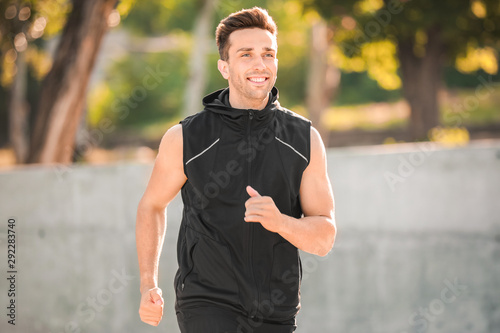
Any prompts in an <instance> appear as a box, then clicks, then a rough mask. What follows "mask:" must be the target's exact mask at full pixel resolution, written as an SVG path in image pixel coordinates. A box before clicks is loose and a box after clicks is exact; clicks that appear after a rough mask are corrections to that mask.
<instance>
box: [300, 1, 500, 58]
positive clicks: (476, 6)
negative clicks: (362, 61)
mask: <svg viewBox="0 0 500 333" xmlns="http://www.w3.org/2000/svg"><path fill="white" fill-rule="evenodd" d="M370 3H371V4H372V6H371V7H370V6H369V5H368V4H370ZM308 4H309V6H311V7H312V8H315V9H317V10H318V12H319V13H320V14H321V15H322V16H323V17H324V18H325V19H327V20H329V21H330V22H332V23H333V24H334V25H335V26H336V27H337V28H338V33H337V36H336V37H335V38H336V40H337V42H338V43H339V44H341V46H342V48H343V51H344V53H345V54H346V55H349V56H352V55H355V54H357V53H359V51H360V47H361V45H363V44H365V43H369V42H372V41H376V40H382V39H389V40H393V41H396V40H405V39H411V40H414V41H415V42H416V44H417V46H416V50H415V51H416V54H418V53H419V50H418V48H419V45H420V46H423V45H425V43H426V41H427V37H426V33H427V31H428V30H429V28H430V27H432V26H438V27H439V28H440V30H441V31H442V35H443V40H444V44H445V46H446V51H447V55H448V61H449V63H451V64H453V63H454V59H455V58H456V57H457V56H458V55H461V54H464V53H465V52H466V48H467V46H468V45H473V46H474V47H484V46H492V47H494V48H497V49H500V42H499V38H500V25H499V24H498V17H499V16H500V5H499V3H498V0H473V1H470V0H442V1H434V0H418V1H415V0H413V1H410V0H385V1H382V0H358V1H350V0H336V1H327V0H309V1H308Z"/></svg>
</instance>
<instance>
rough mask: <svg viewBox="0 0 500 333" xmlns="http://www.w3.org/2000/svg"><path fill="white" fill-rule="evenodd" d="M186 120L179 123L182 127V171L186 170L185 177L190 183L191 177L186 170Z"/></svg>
mask: <svg viewBox="0 0 500 333" xmlns="http://www.w3.org/2000/svg"><path fill="white" fill-rule="evenodd" d="M185 122H186V119H184V120H181V121H180V122H179V123H180V124H181V126H182V169H183V170H184V175H185V176H186V178H187V181H189V177H188V174H187V170H186V156H187V155H186V149H187V139H186V138H187V135H186V123H185Z"/></svg>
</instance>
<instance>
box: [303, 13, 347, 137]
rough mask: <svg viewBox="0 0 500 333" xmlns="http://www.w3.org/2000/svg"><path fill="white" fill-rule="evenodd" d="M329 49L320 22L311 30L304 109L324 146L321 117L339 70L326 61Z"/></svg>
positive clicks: (333, 92) (324, 30)
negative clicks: (305, 108)
mask: <svg viewBox="0 0 500 333" xmlns="http://www.w3.org/2000/svg"><path fill="white" fill-rule="evenodd" d="M329 49H330V44H329V38H328V26H327V24H326V23H325V22H324V21H322V20H321V21H318V22H316V23H314V24H313V26H312V28H311V48H310V50H311V51H310V55H309V75H308V77H307V88H306V89H307V97H306V107H307V111H308V112H309V117H310V120H311V121H312V124H313V126H314V127H315V128H316V129H317V130H318V132H319V133H320V134H321V137H322V138H323V141H324V142H325V144H328V129H327V128H326V127H325V126H324V124H323V122H322V121H321V117H322V115H323V113H324V112H325V110H326V109H327V108H328V106H329V105H330V102H331V99H332V98H333V97H334V95H335V94H336V92H337V90H338V87H339V84H340V70H339V69H338V68H337V67H335V66H334V65H333V64H332V63H331V62H329V61H328V53H329Z"/></svg>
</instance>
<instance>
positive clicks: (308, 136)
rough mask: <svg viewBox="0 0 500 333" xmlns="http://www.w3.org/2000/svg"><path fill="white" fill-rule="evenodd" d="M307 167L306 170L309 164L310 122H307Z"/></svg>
mask: <svg viewBox="0 0 500 333" xmlns="http://www.w3.org/2000/svg"><path fill="white" fill-rule="evenodd" d="M306 128H307V133H308V135H307V141H306V142H307V165H306V168H307V167H308V166H309V163H311V132H312V123H311V121H310V120H308V121H307V125H306ZM304 170H305V169H304Z"/></svg>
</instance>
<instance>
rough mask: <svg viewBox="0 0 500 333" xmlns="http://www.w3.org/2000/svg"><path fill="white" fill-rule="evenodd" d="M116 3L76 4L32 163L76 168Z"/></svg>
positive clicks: (78, 0) (44, 98)
mask: <svg viewBox="0 0 500 333" xmlns="http://www.w3.org/2000/svg"><path fill="white" fill-rule="evenodd" d="M116 1H117V0H74V1H73V10H72V11H71V14H70V15H69V17H68V21H67V22H66V26H65V27H64V30H63V33H62V35H61V40H60V43H59V46H58V49H57V51H56V53H55V57H54V63H53V66H52V69H51V70H50V72H49V73H48V74H47V76H46V78H45V79H44V81H43V86H42V89H41V92H40V102H39V105H38V114H37V115H36V120H35V125H34V128H33V135H32V137H31V151H30V156H29V159H28V162H31V163H63V164H68V163H71V161H72V156H73V150H74V145H75V135H76V131H77V128H78V123H79V122H80V120H81V115H82V112H83V107H84V105H85V96H86V89H87V84H88V81H89V78H90V74H91V72H92V68H93V67H94V63H95V60H96V56H97V54H98V50H99V47H100V44H101V41H102V38H103V36H104V33H105V32H106V30H107V29H108V24H107V19H108V16H109V14H110V13H111V11H112V9H113V7H114V5H115V4H116Z"/></svg>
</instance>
